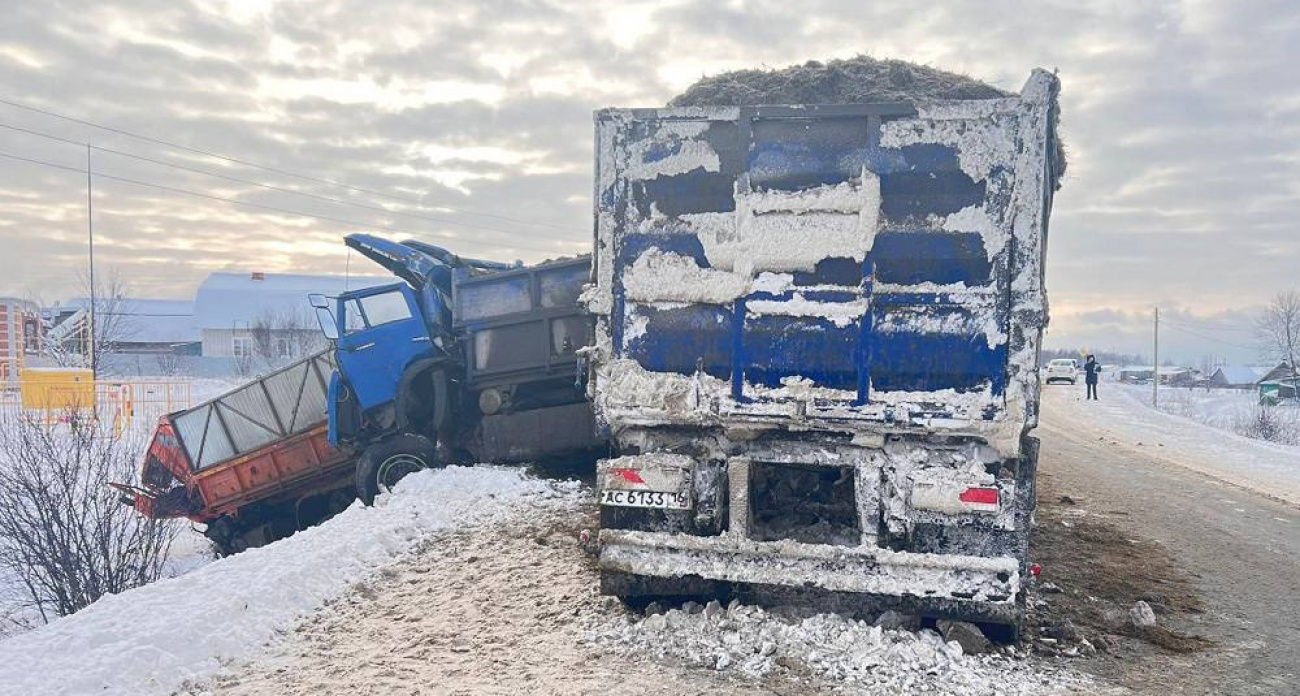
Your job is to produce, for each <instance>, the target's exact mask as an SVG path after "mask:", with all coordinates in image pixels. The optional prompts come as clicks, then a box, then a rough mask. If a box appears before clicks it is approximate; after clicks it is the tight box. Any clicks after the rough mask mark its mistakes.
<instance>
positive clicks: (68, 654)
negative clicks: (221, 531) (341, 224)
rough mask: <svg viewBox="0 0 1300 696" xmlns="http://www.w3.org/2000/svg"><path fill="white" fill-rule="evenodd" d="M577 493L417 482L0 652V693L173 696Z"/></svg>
mask: <svg viewBox="0 0 1300 696" xmlns="http://www.w3.org/2000/svg"><path fill="white" fill-rule="evenodd" d="M577 490H578V487H577V485H576V484H573V485H569V484H557V483H554V482H547V481H541V480H538V479H534V478H529V477H527V476H525V475H524V474H523V473H522V472H521V471H520V470H518V469H504V468H495V467H478V468H473V469H470V468H463V467H451V468H448V469H444V470H441V471H431V472H423V473H421V474H418V475H414V476H412V477H410V478H408V479H406V480H405V481H403V482H402V484H401V485H400V486H399V487H398V490H397V491H396V492H395V493H394V494H393V495H392V496H389V497H386V498H383V499H381V501H380V503H379V504H378V505H376V506H375V507H371V508H367V507H362V506H360V505H354V506H353V507H352V508H350V509H348V510H346V511H344V512H343V513H342V514H340V515H339V516H337V517H335V518H334V519H332V520H330V521H329V522H326V523H325V524H323V525H321V526H319V527H315V528H313V529H309V530H306V531H304V532H300V533H299V534H296V535H294V536H293V537H290V538H289V539H285V540H283V541H280V542H277V543H275V544H272V545H270V546H267V547H264V548H259V549H252V550H250V551H247V552H245V553H241V554H239V555H238V556H234V557H231V558H228V559H224V560H221V561H218V562H214V563H211V564H209V565H207V566H205V567H203V568H200V569H198V570H196V571H194V572H192V573H190V574H188V575H185V576H182V577H179V578H174V579H169V580H162V581H159V582H157V583H154V584H152V585H149V586H147V587H143V588H139V589H136V590H132V591H129V592H125V593H122V594H120V595H116V596H110V597H105V598H104V599H101V600H100V601H99V602H96V603H95V604H94V605H92V606H90V607H89V608H87V609H85V610H83V611H81V612H80V613H77V614H75V615H73V616H71V617H68V618H65V619H61V620H58V621H55V622H54V623H52V624H50V625H48V626H45V627H43V628H41V629H38V630H35V631H32V632H30V633H26V634H23V635H19V636H16V637H14V638H10V639H9V640H6V641H4V642H0V693H5V694H24V695H25V696H41V695H44V694H68V695H82V694H123V695H130V696H145V695H149V694H159V695H163V694H171V693H173V692H175V691H176V690H177V689H179V688H181V687H182V686H184V685H185V683H187V682H197V681H203V680H206V679H207V678H209V677H211V676H212V675H214V674H216V673H217V672H218V671H220V670H222V669H223V668H225V667H227V666H230V665H232V664H238V663H241V662H243V661H245V660H247V659H250V658H252V657H254V656H255V655H257V654H258V653H260V652H261V651H262V650H263V649H264V646H265V644H266V643H267V642H268V641H270V640H271V639H273V638H275V637H276V636H277V635H281V634H283V633H284V632H286V631H288V630H289V629H291V628H292V627H293V626H294V625H295V624H296V623H297V622H298V621H299V620H300V619H302V618H303V617H305V616H307V615H309V614H311V613H312V612H314V611H316V610H318V609H319V608H320V607H321V606H322V605H323V604H324V603H325V602H327V601H328V600H330V599H332V598H335V597H338V596H340V595H342V594H345V593H347V592H348V591H349V590H350V589H351V588H352V587H353V586H354V585H355V584H357V583H359V582H362V581H364V580H365V579H366V578H368V577H370V576H371V575H373V574H374V573H376V572H378V571H380V570H381V569H382V568H383V567H385V566H386V565H388V564H390V563H392V562H393V561H395V560H398V559H400V558H401V557H403V556H405V555H407V554H409V553H410V552H412V551H414V550H416V549H417V547H418V546H419V544H420V542H421V541H422V540H423V539H425V538H427V537H428V536H429V535H430V534H432V533H435V532H439V531H444V530H451V529H466V528H472V527H475V526H479V525H493V524H495V525H499V524H504V523H507V522H508V521H509V520H511V519H514V518H521V517H527V516H529V515H530V514H533V513H535V512H536V511H538V510H548V511H562V510H567V509H570V508H571V507H572V506H574V505H575V504H576V501H577V500H578V497H579V496H578V495H577Z"/></svg>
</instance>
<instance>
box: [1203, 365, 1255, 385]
mask: <svg viewBox="0 0 1300 696" xmlns="http://www.w3.org/2000/svg"><path fill="white" fill-rule="evenodd" d="M1266 372H1268V369H1267V368H1263V367H1256V366H1254V365H1222V366H1220V367H1217V368H1215V369H1214V372H1212V373H1210V376H1209V377H1208V378H1206V383H1207V386H1211V387H1218V388H1221V389H1254V388H1255V386H1256V385H1258V384H1259V381H1260V380H1261V379H1263V378H1264V374H1265V373H1266Z"/></svg>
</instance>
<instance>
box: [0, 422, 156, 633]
mask: <svg viewBox="0 0 1300 696" xmlns="http://www.w3.org/2000/svg"><path fill="white" fill-rule="evenodd" d="M60 421H61V422H60V423H59V424H57V425H48V424H47V423H45V422H44V421H43V420H41V419H40V418H38V417H36V416H32V415H8V416H4V417H3V418H0V570H3V571H4V573H5V574H7V575H10V576H12V577H14V578H16V579H17V581H18V583H19V584H20V585H21V587H22V589H23V592H24V594H25V596H26V598H27V599H28V601H29V603H30V608H32V609H33V610H35V612H37V613H38V614H39V617H40V620H41V621H46V622H48V621H49V620H50V619H51V618H53V617H54V616H66V615H68V614H72V613H74V612H76V611H79V610H80V609H83V608H85V607H86V606H88V605H90V604H91V603H92V602H94V601H95V600H97V599H99V598H100V597H102V596H104V595H106V594H111V593H116V592H121V591H123V590H127V589H130V588H132V587H137V586H139V585H144V584H146V583H149V582H152V581H154V580H156V579H158V578H159V577H160V576H161V574H162V572H163V565H164V563H165V562H166V560H167V555H168V552H169V550H170V548H171V543H172V540H173V539H174V538H175V536H176V533H177V531H178V530H179V527H178V525H177V524H176V523H175V521H172V520H149V519H146V518H143V517H141V516H140V515H139V514H137V513H136V511H135V510H134V509H132V508H130V507H128V506H126V505H123V504H122V502H121V501H120V499H119V497H118V493H117V492H116V491H114V490H113V489H112V488H110V487H109V485H108V484H109V483H110V482H123V483H128V484H129V483H133V482H134V481H135V479H136V478H137V476H136V472H137V465H138V461H139V459H138V455H139V453H140V451H141V449H142V445H143V442H142V440H141V439H140V436H138V435H137V436H128V437H127V438H125V439H116V438H113V437H111V435H110V434H109V433H108V432H105V430H106V428H107V426H104V425H101V424H100V422H99V421H97V420H96V419H94V418H93V417H91V416H89V415H86V414H80V413H77V412H69V413H66V414H64V417H63V418H61V419H60Z"/></svg>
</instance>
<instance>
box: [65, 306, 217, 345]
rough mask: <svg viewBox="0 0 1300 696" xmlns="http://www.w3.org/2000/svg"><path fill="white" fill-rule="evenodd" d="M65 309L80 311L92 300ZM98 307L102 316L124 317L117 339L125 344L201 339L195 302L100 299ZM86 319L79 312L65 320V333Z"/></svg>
mask: <svg viewBox="0 0 1300 696" xmlns="http://www.w3.org/2000/svg"><path fill="white" fill-rule="evenodd" d="M64 306H65V307H75V308H76V309H77V310H81V309H84V308H87V307H89V306H90V300H89V299H88V298H85V297H78V298H75V299H73V300H71V301H70V302H68V303H67V305H64ZM95 306H96V308H97V309H98V310H99V315H100V316H103V315H108V314H113V315H118V316H120V317H121V321H120V322H119V326H120V327H121V330H120V331H119V332H118V333H119V337H118V338H119V340H120V341H121V342H124V343H190V342H193V341H197V340H199V330H198V328H197V327H196V326H195V325H194V303H193V302H190V301H189V300H156V299H149V298H135V297H129V298H121V299H116V300H103V299H99V300H97V301H96V302H95ZM55 309H56V310H57V309H59V308H57V307H56V308H55ZM84 316H85V315H84V314H82V313H80V312H76V313H74V314H73V315H72V316H71V317H69V318H68V319H66V320H65V321H64V322H63V323H62V324H60V325H59V326H60V327H65V328H64V331H63V333H68V332H70V331H71V330H73V329H75V328H76V325H77V324H80V323H81V322H82V321H83V320H84Z"/></svg>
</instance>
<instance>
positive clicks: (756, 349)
mask: <svg viewBox="0 0 1300 696" xmlns="http://www.w3.org/2000/svg"><path fill="white" fill-rule="evenodd" d="M858 338H859V331H858V327H857V325H856V324H851V325H849V326H836V325H835V324H833V323H831V322H830V321H827V320H826V319H821V318H805V317H787V316H757V317H756V316H751V317H749V318H748V319H747V320H746V321H745V330H744V341H743V345H744V354H743V366H744V371H745V380H746V381H747V382H749V383H750V384H755V385H761V386H765V387H780V386H781V380H782V379H783V378H786V377H804V378H807V379H810V380H812V382H813V384H814V385H815V386H818V387H826V388H829V389H846V390H850V391H856V390H857V388H858V366H857V364H856V361H855V359H854V358H855V354H854V353H855V348H856V346H857V342H858Z"/></svg>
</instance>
